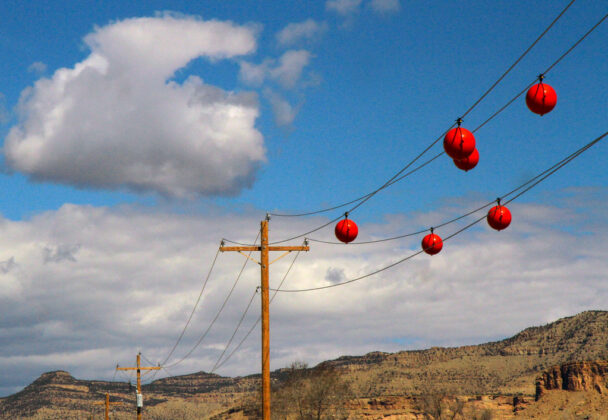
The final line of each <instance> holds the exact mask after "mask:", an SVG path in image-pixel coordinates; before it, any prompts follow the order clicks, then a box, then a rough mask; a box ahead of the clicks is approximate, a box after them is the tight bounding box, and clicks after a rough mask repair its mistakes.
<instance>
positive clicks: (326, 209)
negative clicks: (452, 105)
mask: <svg viewBox="0 0 608 420" xmlns="http://www.w3.org/2000/svg"><path fill="white" fill-rule="evenodd" d="M575 1H576V0H571V1H570V3H568V4H567V5H566V7H565V8H564V9H563V10H562V11H561V12H560V13H559V14H558V15H557V16H556V17H555V19H553V21H552V22H551V23H550V24H549V26H547V27H546V28H545V30H544V31H543V32H542V33H541V34H540V35H539V36H538V37H537V38H536V39H535V40H534V42H532V44H530V46H529V47H528V48H527V49H526V50H525V51H524V52H523V53H522V54H521V55H520V56H519V57H518V58H517V59H516V60H515V61H514V62H513V64H511V66H510V67H509V68H508V69H507V70H506V71H505V72H504V73H503V74H502V75H501V76H500V77H499V78H498V79H497V80H496V81H495V82H494V83H493V84H492V85H491V86H490V87H489V88H488V89H487V90H486V91H485V92H484V93H483V94H482V95H481V97H479V98H478V99H477V100H476V101H475V102H474V103H473V105H471V106H470V107H469V108H468V109H467V110H466V111H465V113H464V114H462V116H461V117H460V118H464V117H465V116H467V115H468V114H469V113H470V112H471V111H473V109H475V108H476V107H477V105H479V104H480V103H481V101H483V100H484V99H485V98H486V96H488V95H489V94H490V92H492V90H494V88H495V87H496V86H498V84H499V83H500V82H501V81H502V80H503V79H504V78H505V77H506V76H507V74H509V73H510V72H511V70H513V69H514V68H515V66H517V64H518V63H519V62H520V61H521V60H522V59H523V58H524V57H525V56H526V55H527V54H528V53H529V52H530V50H532V48H534V46H535V45H536V44H537V43H538V42H539V41H540V40H541V39H542V38H543V37H544V36H545V34H546V33H547V32H548V31H549V30H550V29H551V28H552V27H553V25H555V23H557V21H558V20H559V19H560V18H561V17H562V16H563V15H564V13H566V11H567V10H568V9H569V8H570V6H572V4H573V3H574V2H575ZM600 23H601V22H600ZM597 25H599V23H598V24H597ZM597 25H596V26H597ZM593 29H595V27H594V28H593ZM593 29H592V30H593ZM579 42H580V41H579ZM453 126H454V125H452V126H450V128H449V129H451V128H452V127H453ZM449 129H448V130H446V131H445V132H444V133H443V134H442V135H441V136H439V137H438V138H437V139H436V140H435V141H433V142H432V143H431V144H430V145H429V146H428V147H427V148H426V149H424V150H423V151H422V152H421V153H420V154H419V155H418V156H416V157H415V158H414V159H413V160H412V161H410V162H409V163H408V164H407V165H405V167H403V168H402V169H401V170H399V171H398V172H397V173H396V174H395V175H394V176H393V177H392V178H391V179H389V181H387V182H386V183H385V184H383V185H382V186H381V187H379V188H377V189H376V190H374V191H372V192H370V193H368V194H365V195H363V196H361V197H359V198H356V199H354V200H351V201H349V202H346V203H343V204H340V205H337V206H333V207H329V208H325V209H322V210H316V211H310V212H304V213H296V214H286V213H269V215H271V216H276V217H301V216H311V215H314V214H320V213H325V212H328V211H331V210H336V209H339V208H341V207H345V206H347V205H349V204H354V203H357V202H359V201H361V203H358V204H357V205H355V207H353V208H352V209H351V210H350V211H349V213H350V212H352V211H354V210H355V209H356V208H358V207H359V206H361V205H362V204H363V203H364V202H365V201H367V200H369V199H370V198H372V197H373V196H374V195H376V194H377V193H378V192H380V191H381V190H383V189H384V188H386V187H388V186H389V185H391V181H393V180H394V179H395V178H397V177H398V176H399V175H400V174H401V173H403V172H404V171H405V170H407V168H409V167H410V166H411V165H413V164H414V163H415V162H416V161H417V160H418V159H419V158H420V157H422V155H424V154H425V153H426V152H427V151H428V150H429V149H430V148H431V147H433V146H434V145H435V144H436V143H437V142H438V141H439V140H441V139H442V138H443V137H444V136H445V134H446V133H447V131H449Z"/></svg>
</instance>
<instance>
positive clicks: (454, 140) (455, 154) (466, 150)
mask: <svg viewBox="0 0 608 420" xmlns="http://www.w3.org/2000/svg"><path fill="white" fill-rule="evenodd" d="M443 148H444V149H445V152H446V153H447V154H448V156H449V157H451V158H452V159H466V158H467V157H468V156H469V155H470V154H471V153H473V150H475V136H473V133H471V132H470V131H469V130H467V129H466V128H462V127H460V126H458V127H455V128H452V129H451V130H450V131H448V133H447V134H446V135H445V137H444V139H443Z"/></svg>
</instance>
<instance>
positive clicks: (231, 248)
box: [220, 246, 260, 252]
mask: <svg viewBox="0 0 608 420" xmlns="http://www.w3.org/2000/svg"><path fill="white" fill-rule="evenodd" d="M259 250H260V247H259V246H220V251H221V252H226V251H237V252H238V251H259Z"/></svg>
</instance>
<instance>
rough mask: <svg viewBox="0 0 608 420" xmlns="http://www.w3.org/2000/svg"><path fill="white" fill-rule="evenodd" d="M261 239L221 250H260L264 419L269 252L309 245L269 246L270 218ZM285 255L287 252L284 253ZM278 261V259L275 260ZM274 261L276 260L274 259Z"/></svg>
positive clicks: (266, 407)
mask: <svg viewBox="0 0 608 420" xmlns="http://www.w3.org/2000/svg"><path fill="white" fill-rule="evenodd" d="M260 232H261V236H260V237H261V241H260V245H259V246H221V247H220V251H222V252H226V251H236V252H240V253H243V252H246V251H250V252H252V251H260V262H258V264H260V267H261V291H262V419H263V420H270V325H269V323H270V319H269V318H270V315H269V311H268V306H269V294H270V293H269V285H268V283H269V282H268V279H269V276H270V273H269V265H270V264H272V263H269V262H268V253H269V252H270V251H284V252H285V253H286V254H287V253H289V252H292V251H308V250H309V249H310V248H309V247H308V246H269V245H268V218H267V219H266V220H263V221H262V223H261V229H260ZM284 255H285V254H284ZM275 261H276V260H275ZM273 262H274V261H273Z"/></svg>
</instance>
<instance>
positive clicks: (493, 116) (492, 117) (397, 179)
mask: <svg viewBox="0 0 608 420" xmlns="http://www.w3.org/2000/svg"><path fill="white" fill-rule="evenodd" d="M607 17H608V14H606V15H604V16H603V17H602V18H601V19H600V20H599V21H598V22H597V23H596V24H595V25H594V26H593V27H592V28H591V29H589V30H588V31H587V32H586V33H585V34H584V35H583V36H582V37H581V38H579V39H578V40H577V41H576V42H575V43H574V44H573V45H572V46H571V47H570V48H568V50H566V51H565V52H564V53H563V54H562V55H561V56H560V57H559V58H558V59H557V60H556V61H554V62H553V63H552V64H551V65H550V66H549V67H548V68H547V69H546V70H545V71H544V73H543V74H547V73H548V72H549V71H551V70H552V69H553V68H554V67H555V66H556V65H557V64H558V63H559V62H560V61H561V60H563V59H564V58H565V57H566V56H567V55H568V54H570V52H572V51H573V50H574V48H576V47H577V46H578V45H579V44H580V43H581V42H582V41H583V40H584V39H585V38H587V36H589V35H590V34H591V33H592V32H593V31H594V30H595V29H596V28H597V27H598V26H599V25H600V24H601V23H602V22H603V21H604V20H605V19H606V18H607ZM535 83H536V79H535V80H534V81H533V82H531V83H530V84H528V85H527V86H526V87H525V88H524V89H523V90H521V91H520V92H519V93H518V94H517V95H515V96H514V97H513V98H512V99H510V100H509V101H508V102H507V103H506V104H505V105H503V106H502V107H500V108H499V109H498V110H497V111H496V112H494V113H493V114H492V115H491V116H490V117H489V118H487V119H486V120H485V121H484V122H483V123H481V124H480V125H479V126H478V127H477V128H475V129H474V130H473V132H476V131H477V130H479V129H480V128H481V127H483V126H485V125H486V124H487V123H488V122H490V121H491V120H492V119H494V118H495V117H496V116H497V115H499V114H500V113H501V112H503V111H504V110H505V109H507V108H508V107H509V106H510V105H511V104H512V103H513V102H515V100H517V98H519V97H520V96H521V95H523V94H524V93H525V92H526V91H527V90H528V89H529V88H530V87H531V86H532V85H534V84H535ZM444 134H445V133H444ZM441 137H442V136H440V137H439V138H437V139H436V140H435V141H434V142H433V143H431V145H430V146H429V147H427V148H426V149H425V150H424V151H423V152H422V153H420V154H419V155H418V156H417V157H416V158H414V160H412V161H411V162H410V163H408V165H406V166H405V167H404V168H403V169H401V170H400V171H399V172H398V173H397V175H399V174H401V173H402V172H403V171H404V170H405V169H407V168H408V167H409V166H411V165H412V163H413V162H415V161H416V160H418V159H419V158H420V157H421V156H422V155H423V154H424V153H426V151H428V150H429V149H430V148H431V147H432V146H433V145H435V144H436V143H437V142H438V141H439V140H440V139H441ZM442 154H443V152H442V153H439V154H438V155H436V156H435V157H433V158H432V159H430V160H429V161H427V162H425V163H424V164H423V165H421V166H422V167H423V166H426V165H427V164H428V163H430V162H431V161H433V160H435V159H436V158H438V157H439V156H441V155H442ZM413 172H415V171H412V172H411V173H413ZM411 173H408V174H405V175H403V176H401V177H398V178H396V176H393V177H392V178H391V179H390V180H389V181H388V182H386V183H385V184H384V185H383V186H381V187H380V188H378V189H376V190H375V191H372V192H371V193H369V194H366V195H365V196H362V197H360V199H357V200H353V201H350V202H349V204H351V203H354V202H358V204H356V205H355V206H354V207H352V208H351V209H350V210H349V211H348V212H346V213H345V214H348V213H350V212H352V211H354V210H355V209H357V208H358V207H359V206H361V205H362V204H363V203H365V202H366V201H367V200H369V199H370V198H372V197H373V196H374V195H375V194H376V193H378V192H380V191H381V190H383V189H385V188H387V187H389V186H391V185H393V184H395V183H396V182H397V181H400V180H401V179H403V178H405V177H406V176H407V175H410V174H411ZM343 206H344V205H341V206H336V207H333V208H339V207H343ZM333 208H332V209H333ZM316 213H320V212H319V211H318V212H312V213H311V214H316ZM269 214H274V213H269ZM274 215H277V214H274ZM300 215H306V213H302V214H300ZM278 216H289V215H280V214H279V215H278ZM341 217H342V216H339V217H337V218H335V219H333V221H330V222H328V223H326V224H324V225H321V226H319V227H317V228H315V229H312V230H310V231H308V232H305V233H302V234H300V235H297V236H293V237H291V238H288V239H285V240H281V241H277V242H273V243H282V242H287V241H290V240H293V239H297V238H300V237H302V236H305V235H308V234H310V233H313V232H316V231H318V230H321V229H323V228H324V227H326V226H328V225H330V224H331V223H333V222H335V221H336V220H338V219H340V218H341Z"/></svg>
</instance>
